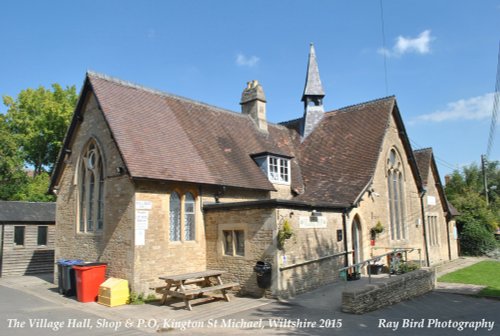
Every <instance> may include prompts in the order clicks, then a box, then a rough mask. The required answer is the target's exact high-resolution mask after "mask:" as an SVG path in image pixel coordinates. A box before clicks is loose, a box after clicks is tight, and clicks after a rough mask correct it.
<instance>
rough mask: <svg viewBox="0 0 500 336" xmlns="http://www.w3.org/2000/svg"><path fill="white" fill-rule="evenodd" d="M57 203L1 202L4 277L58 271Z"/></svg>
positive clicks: (0, 246) (0, 259) (0, 268)
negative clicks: (55, 248)
mask: <svg viewBox="0 0 500 336" xmlns="http://www.w3.org/2000/svg"><path fill="white" fill-rule="evenodd" d="M55 210H56V204H55V203H53V202H12V201H0V276H2V277H6V276H16V275H28V274H37V273H51V272H53V270H54V246H55V242H54V236H55V218H56V216H55Z"/></svg>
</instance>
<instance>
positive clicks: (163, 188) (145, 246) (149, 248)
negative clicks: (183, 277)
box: [133, 182, 206, 293]
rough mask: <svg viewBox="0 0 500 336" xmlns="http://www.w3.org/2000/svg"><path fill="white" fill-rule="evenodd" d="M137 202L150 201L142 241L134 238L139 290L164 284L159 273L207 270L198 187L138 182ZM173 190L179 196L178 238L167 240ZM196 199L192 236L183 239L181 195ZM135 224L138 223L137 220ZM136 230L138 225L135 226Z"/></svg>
mask: <svg viewBox="0 0 500 336" xmlns="http://www.w3.org/2000/svg"><path fill="white" fill-rule="evenodd" d="M136 190H137V191H136V194H135V199H136V201H137V202H150V204H151V208H150V209H148V210H142V211H147V212H148V227H147V229H145V237H144V242H143V243H141V242H139V241H138V240H135V242H134V245H135V247H134V248H135V260H134V286H133V288H134V289H135V290H136V291H137V292H139V293H141V292H149V288H150V287H156V286H160V285H164V282H163V281H162V280H160V279H159V277H160V276H162V275H168V274H181V273H188V272H199V271H203V270H205V269H206V257H205V252H206V251H205V228H204V225H203V218H202V216H203V214H202V211H201V208H200V200H201V199H200V195H199V189H198V188H197V187H196V186H194V185H189V184H181V183H166V182H165V183H141V184H139V185H137V189H136ZM173 191H175V192H177V193H178V195H179V197H180V199H181V239H180V241H170V220H169V213H170V194H171V193H172V192H173ZM187 192H189V193H191V194H192V195H193V196H194V198H195V239H194V240H186V237H185V230H184V228H185V227H184V226H185V221H184V211H185V209H184V206H183V205H184V198H185V195H186V193H187ZM136 225H137V223H136ZM136 229H137V227H136Z"/></svg>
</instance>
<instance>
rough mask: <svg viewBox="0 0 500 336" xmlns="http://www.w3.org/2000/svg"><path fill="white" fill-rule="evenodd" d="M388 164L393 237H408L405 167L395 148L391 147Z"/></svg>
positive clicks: (396, 238)
mask: <svg viewBox="0 0 500 336" xmlns="http://www.w3.org/2000/svg"><path fill="white" fill-rule="evenodd" d="M387 166H388V171H387V188H388V196H389V197H388V201H389V220H390V228H391V239H392V240H401V239H406V227H405V212H406V211H405V203H404V199H405V194H404V176H403V167H402V160H401V158H400V157H399V155H398V153H397V152H396V150H395V149H391V151H390V152H389V157H388V158H387Z"/></svg>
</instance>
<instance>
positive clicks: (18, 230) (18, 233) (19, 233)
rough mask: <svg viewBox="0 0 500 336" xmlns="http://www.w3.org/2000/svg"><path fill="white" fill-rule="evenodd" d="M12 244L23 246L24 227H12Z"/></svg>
mask: <svg viewBox="0 0 500 336" xmlns="http://www.w3.org/2000/svg"><path fill="white" fill-rule="evenodd" d="M14 244H15V245H16V246H23V245H24V226H14Z"/></svg>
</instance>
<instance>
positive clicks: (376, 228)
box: [370, 221, 384, 235]
mask: <svg viewBox="0 0 500 336" xmlns="http://www.w3.org/2000/svg"><path fill="white" fill-rule="evenodd" d="M370 231H371V232H372V235H373V234H380V233H382V232H384V226H383V225H382V223H381V222H380V221H378V222H377V224H376V225H375V226H374V227H372V228H371V229H370Z"/></svg>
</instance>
